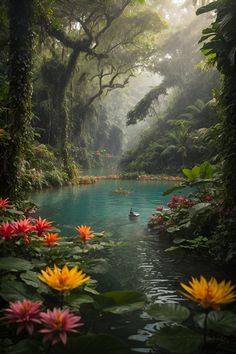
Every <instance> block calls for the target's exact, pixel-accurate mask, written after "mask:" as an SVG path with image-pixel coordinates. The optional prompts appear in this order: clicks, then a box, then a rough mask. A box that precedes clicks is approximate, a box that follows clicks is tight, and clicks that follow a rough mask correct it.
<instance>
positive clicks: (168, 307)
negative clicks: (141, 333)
mask: <svg viewBox="0 0 236 354" xmlns="http://www.w3.org/2000/svg"><path fill="white" fill-rule="evenodd" d="M147 313H148V314H149V316H151V317H152V318H154V319H155V320H158V321H173V322H178V323H182V322H184V321H185V320H187V319H188V317H189V316H190V311H189V310H188V309H187V308H186V307H184V306H182V305H179V304H154V305H152V306H150V308H149V309H148V311H147Z"/></svg>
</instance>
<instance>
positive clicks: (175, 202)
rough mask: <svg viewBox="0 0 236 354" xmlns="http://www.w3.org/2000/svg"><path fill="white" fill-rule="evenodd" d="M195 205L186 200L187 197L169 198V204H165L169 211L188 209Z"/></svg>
mask: <svg viewBox="0 0 236 354" xmlns="http://www.w3.org/2000/svg"><path fill="white" fill-rule="evenodd" d="M194 204H195V203H194V202H193V201H192V200H191V199H189V198H187V197H183V196H180V197H177V196H176V195H174V196H173V197H172V198H171V201H170V202H169V203H167V206H168V207H169V208H171V209H173V208H190V207H192V206H193V205H194Z"/></svg>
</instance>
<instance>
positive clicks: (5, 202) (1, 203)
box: [0, 198, 10, 209]
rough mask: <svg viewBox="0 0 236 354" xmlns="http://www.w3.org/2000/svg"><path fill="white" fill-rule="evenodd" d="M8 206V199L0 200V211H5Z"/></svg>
mask: <svg viewBox="0 0 236 354" xmlns="http://www.w3.org/2000/svg"><path fill="white" fill-rule="evenodd" d="M9 206H10V201H9V198H6V199H3V198H0V209H5V208H7V207H9Z"/></svg>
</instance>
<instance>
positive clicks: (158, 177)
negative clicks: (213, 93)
mask: <svg viewBox="0 0 236 354" xmlns="http://www.w3.org/2000/svg"><path fill="white" fill-rule="evenodd" d="M95 179H96V181H99V180H134V181H177V182H180V181H182V180H183V178H181V177H180V176H165V175H142V174H141V175H138V174H117V175H108V176H95Z"/></svg>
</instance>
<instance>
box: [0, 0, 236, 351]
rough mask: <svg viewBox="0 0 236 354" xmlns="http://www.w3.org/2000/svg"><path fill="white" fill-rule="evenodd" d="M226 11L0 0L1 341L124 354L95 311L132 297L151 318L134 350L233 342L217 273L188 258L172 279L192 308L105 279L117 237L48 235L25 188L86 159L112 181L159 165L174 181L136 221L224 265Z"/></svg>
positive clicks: (233, 196)
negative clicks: (191, 271) (108, 284)
mask: <svg viewBox="0 0 236 354" xmlns="http://www.w3.org/2000/svg"><path fill="white" fill-rule="evenodd" d="M235 23H236V2H235V0H215V1H214V0H119V1H117V0H20V1H19V0H0V30H1V31H0V47H1V51H0V245H1V252H0V254H1V258H0V275H1V280H0V306H1V310H0V312H1V315H0V326H1V331H0V347H1V348H2V349H3V352H4V353H10V354H21V353H22V354H23V353H24V354H30V353H32V352H34V353H35V354H42V353H50V354H53V353H55V354H60V353H65V350H66V351H67V352H70V353H71V354H73V353H81V354H100V353H103V354H111V353H114V354H129V353H131V352H132V351H131V349H130V346H128V345H127V344H126V343H124V342H123V341H122V340H121V339H120V338H118V337H116V336H113V335H110V333H111V332H109V330H111V328H110V327H113V326H110V325H107V324H106V320H105V319H106V318H107V317H108V318H109V320H110V321H112V322H114V323H115V327H116V326H117V328H122V326H123V323H128V322H132V321H134V322H135V320H134V317H131V314H132V313H133V312H134V311H143V313H144V314H145V315H144V316H143V320H144V321H145V320H147V318H148V320H149V321H154V326H153V328H154V329H153V330H152V334H150V335H149V337H148V338H145V342H146V346H147V347H148V352H149V353H153V352H158V353H166V352H167V353H179V354H183V353H195V354H196V353H199V351H200V352H201V353H205V354H206V353H213V352H214V353H215V354H222V353H223V354H230V353H234V352H235V347H236V336H235V333H236V314H235V307H234V308H233V307H232V306H231V303H232V302H234V301H235V300H236V292H235V286H234V285H232V284H231V281H229V280H228V279H222V280H220V281H218V280H216V278H215V276H214V274H213V275H212V276H211V278H209V279H207V278H206V277H205V276H204V275H203V274H198V273H197V270H196V274H198V275H197V276H196V277H195V275H193V276H192V279H191V280H190V281H189V282H188V284H185V283H182V282H181V283H180V287H181V289H182V290H180V291H179V293H180V294H181V295H182V296H183V297H185V298H187V299H188V301H193V302H195V303H197V304H198V307H196V308H195V307H194V304H192V303H191V305H190V306H188V305H189V304H188V303H187V302H186V303H184V305H182V304H180V303H179V301H174V303H162V302H161V301H160V303H159V302H158V303H152V300H151V298H150V299H147V298H146V296H145V294H144V293H142V292H140V291H136V290H135V289H133V290H120V289H118V290H112V291H105V290H104V289H102V286H100V284H99V281H100V278H99V276H97V275H98V274H100V273H99V272H101V269H102V272H104V269H103V266H104V264H105V260H104V259H105V257H106V254H107V253H108V250H110V249H111V248H114V247H124V246H125V245H124V243H123V242H118V241H116V240H113V239H109V237H110V236H111V235H110V233H109V232H105V231H101V232H95V231H93V230H92V228H91V226H88V225H77V226H76V227H73V233H74V234H73V235H61V234H60V229H58V228H57V226H56V225H54V222H53V221H49V220H47V219H43V218H41V217H40V216H39V215H34V214H35V213H36V212H37V211H36V209H37V207H36V206H35V205H34V203H32V202H29V201H28V200H26V197H27V196H29V194H30V192H32V191H34V190H37V189H38V190H40V189H43V188H49V187H62V186H64V185H77V184H81V183H94V182H95V180H96V179H95V177H93V176H92V177H89V176H86V177H82V175H81V170H82V169H89V168H91V167H106V168H109V169H110V170H111V171H112V172H113V171H115V169H117V168H118V169H119V170H120V171H122V172H123V174H122V175H120V176H118V175H113V176H112V177H113V178H114V179H118V178H124V179H130V178H131V179H132V178H134V179H136V178H138V179H140V180H142V179H143V180H144V181H146V180H148V179H153V180H155V178H156V179H159V178H160V179H161V178H163V179H164V180H168V179H172V180H174V181H176V182H178V183H177V184H175V185H173V184H172V186H171V187H170V188H169V189H168V190H166V191H165V192H164V194H165V195H168V194H170V193H173V192H175V191H178V193H180V192H179V191H181V193H182V191H184V192H183V195H180V194H178V195H173V194H172V196H171V198H170V201H169V203H168V204H167V205H166V206H165V205H156V210H154V212H153V214H152V216H151V215H150V220H149V221H148V228H149V229H148V232H149V231H151V232H150V234H151V235H152V236H153V235H155V237H158V238H160V239H161V238H162V237H164V238H165V240H168V242H169V247H168V248H167V249H166V250H163V252H167V253H168V252H176V254H177V255H178V254H179V255H180V256H181V257H186V255H189V254H191V255H193V257H197V259H202V260H203V262H212V263H214V265H216V264H218V265H219V264H220V265H221V266H222V268H224V269H225V271H226V272H228V273H227V274H229V276H228V278H229V277H231V276H232V277H234V276H235V275H234V274H233V272H232V267H234V266H235V263H236V242H235V232H236V61H235V60H236V27H235ZM171 176H172V177H171ZM100 178H101V179H102V176H100ZM110 178H111V177H110ZM98 179H99V177H98ZM89 187H90V186H89ZM186 190H187V191H189V190H190V193H189V192H185V191H186ZM187 193H188V194H187ZM111 194H113V196H114V198H115V197H121V198H122V197H124V198H125V197H126V196H127V195H129V194H132V190H126V189H122V188H121V187H118V188H116V189H114V190H113V192H112V193H111ZM131 212H132V209H131ZM131 212H130V214H129V217H131V219H132V217H133V216H134V217H136V216H137V217H138V216H139V214H136V213H131ZM129 221H131V220H130V219H129ZM130 225H132V224H131V223H129V226H130ZM108 231H109V230H108ZM63 232H64V231H63ZM100 255H101V256H100ZM102 272H101V274H102ZM101 289H102V290H101ZM131 289H132V287H131ZM185 305H186V306H185ZM222 306H227V307H226V310H222ZM106 316H107V317H106ZM122 316H124V317H122ZM126 316H127V317H126ZM129 316H130V317H129ZM132 316H133V315H132ZM117 318H118V319H117ZM122 321H123V322H122ZM109 326H110V327H109ZM124 326H125V325H124ZM104 328H107V333H105V334H104V332H103V329H104ZM78 332H79V333H78ZM105 332H106V331H105ZM68 337H69V338H68ZM65 345H66V347H65ZM78 348H79V349H78ZM145 352H147V351H145Z"/></svg>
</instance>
